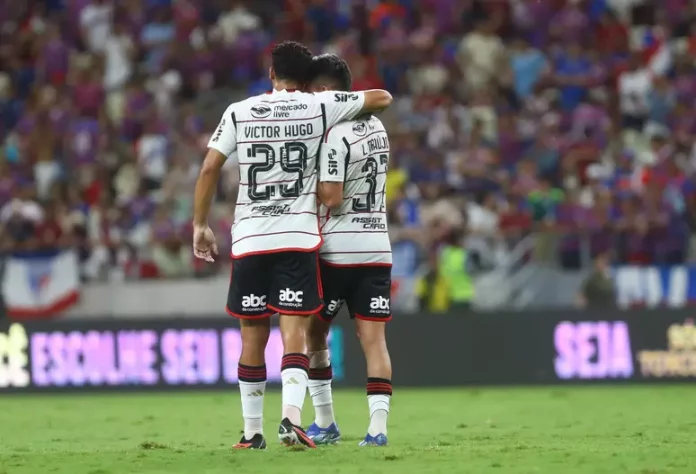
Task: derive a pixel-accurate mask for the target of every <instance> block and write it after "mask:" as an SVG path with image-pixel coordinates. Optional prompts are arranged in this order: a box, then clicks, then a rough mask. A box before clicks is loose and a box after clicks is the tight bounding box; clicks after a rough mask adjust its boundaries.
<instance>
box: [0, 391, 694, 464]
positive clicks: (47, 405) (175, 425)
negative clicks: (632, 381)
mask: <svg viewBox="0 0 696 474" xmlns="http://www.w3.org/2000/svg"><path fill="white" fill-rule="evenodd" d="M335 398H336V410H337V417H338V421H339V424H340V426H341V429H342V431H343V435H344V440H343V441H342V442H341V444H340V445H337V446H332V447H326V448H323V449H317V450H311V451H296V450H289V449H287V448H282V447H280V446H279V445H278V444H277V442H276V437H275V432H276V429H277V427H276V423H277V418H278V415H279V412H280V396H279V393H277V392H272V393H269V395H268V396H267V398H266V413H267V416H266V435H267V438H268V440H269V441H270V444H269V449H268V450H266V451H261V452H258V451H257V452H249V451H247V452H235V451H232V450H231V449H230V446H231V445H232V444H233V443H234V442H236V441H238V439H239V436H240V435H239V432H240V427H241V420H240V414H239V401H238V394H237V392H236V391H233V390H231V391H230V392H229V393H225V394H222V393H219V392H218V393H213V394H209V393H207V394H203V393H195V394H165V395H119V396H105V395H98V396H12V397H8V396H3V397H0V474H23V473H27V474H28V473H32V474H45V473H65V474H68V473H69V474H83V473H84V474H140V473H147V474H154V473H162V474H164V473H170V474H179V473H181V474H183V473H187V474H188V473H196V474H205V473H210V474H213V473H215V474H218V473H220V474H222V473H225V474H232V473H240V474H253V473H263V474H272V473H284V474H295V473H317V472H326V473H361V474H369V473H385V474H396V473H398V474H410V473H418V474H421V473H443V474H446V473H477V474H478V473H550V474H566V473H591V474H597V473H612V474H616V473H635V474H657V473H691V474H693V473H696V386H693V387H692V386H662V387H618V388H616V387H614V388H609V387H599V388H589V387H581V388H523V389H481V390H478V389H452V390H398V388H397V391H396V392H395V397H394V401H393V404H392V415H391V419H390V430H389V440H390V443H391V445H390V446H389V447H386V448H358V447H357V443H358V441H359V440H360V439H361V437H362V436H363V435H364V432H365V429H366V426H367V424H366V418H367V415H366V411H367V403H366V400H365V397H364V395H363V393H362V392H360V391H337V392H336V395H335ZM308 405H310V404H309V400H308ZM310 415H311V408H308V410H307V411H305V418H306V421H310Z"/></svg>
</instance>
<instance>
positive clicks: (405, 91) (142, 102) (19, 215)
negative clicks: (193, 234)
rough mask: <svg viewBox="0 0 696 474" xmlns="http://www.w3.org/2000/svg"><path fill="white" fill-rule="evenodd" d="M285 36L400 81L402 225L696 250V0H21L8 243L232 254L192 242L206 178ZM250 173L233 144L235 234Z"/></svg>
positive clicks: (125, 268) (225, 201) (645, 253)
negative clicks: (245, 174)
mask: <svg viewBox="0 0 696 474" xmlns="http://www.w3.org/2000/svg"><path fill="white" fill-rule="evenodd" d="M280 39H294V40H299V41H303V42H306V43H307V44H309V45H311V46H312V48H313V50H314V51H315V52H317V53H321V52H333V53H337V54H339V55H341V56H342V57H344V58H346V59H347V60H348V61H349V63H350V64H351V67H352V71H353V75H354V83H353V85H354V89H356V90H362V89H368V88H374V87H384V88H386V89H388V90H389V91H391V92H392V93H393V94H394V96H395V97H396V101H395V104H394V105H393V106H392V107H391V109H390V110H388V111H387V112H385V113H384V116H383V117H382V118H383V121H384V122H385V124H386V127H387V130H388V131H389V132H390V137H391V147H392V157H391V163H390V171H389V176H388V190H387V193H388V196H389V202H390V208H389V215H390V219H391V225H392V234H393V239H394V242H395V243H397V242H401V243H404V242H406V243H411V244H414V246H415V248H417V249H418V251H419V252H422V253H423V257H422V260H424V261H433V259H432V258H430V259H429V258H428V256H431V254H432V250H434V249H435V248H436V247H437V245H436V244H437V243H442V242H446V243H449V244H455V245H464V246H466V248H467V249H469V250H470V252H471V255H472V256H475V257H476V258H475V259H473V261H474V263H475V264H476V265H477V268H478V269H479V270H482V269H486V268H490V267H493V266H495V265H496V263H497V261H498V260H499V259H501V258H505V255H506V254H507V251H508V250H509V249H510V248H511V247H512V246H514V245H515V244H516V243H517V242H519V241H521V239H523V238H525V236H527V235H530V234H534V235H535V236H536V245H535V250H536V253H535V254H536V256H537V257H538V258H548V259H550V260H553V261H554V262H556V261H557V262H559V263H560V264H562V265H563V266H565V267H567V268H577V267H579V266H580V265H581V264H582V263H583V261H584V260H585V257H586V256H590V255H597V254H603V253H605V252H607V251H611V252H612V256H613V258H615V259H616V260H617V261H619V262H624V263H632V264H648V263H654V262H656V263H667V264H674V263H680V262H684V261H687V260H689V259H693V258H694V257H696V246H695V245H693V243H692V242H691V231H692V230H693V229H695V228H696V144H695V142H694V137H696V115H695V114H694V113H693V110H694V105H696V103H695V102H696V71H695V69H694V67H695V65H696V64H695V59H694V58H696V3H694V2H689V1H688V0H662V1H661V2H641V0H543V1H539V0H363V1H358V0H267V1H258V0H255V1H239V0H119V1H118V2H116V1H111V0H45V1H38V0H27V1H24V2H1V3H0V140H1V141H2V149H1V155H0V207H1V209H0V223H1V226H2V227H1V233H0V245H2V248H3V249H4V250H6V251H7V250H33V249H40V248H54V247H56V246H76V247H77V248H78V249H79V251H80V255H81V259H82V261H83V264H84V265H83V271H84V276H85V278H86V279H99V278H107V277H109V276H111V275H114V274H118V275H123V274H124V273H125V275H126V276H127V277H130V278H155V277H171V278H173V277H189V276H193V275H202V274H207V273H209V272H214V271H216V269H215V268H212V267H210V266H203V265H201V266H198V264H197V263H195V262H194V261H193V259H192V255H191V251H190V221H191V206H192V192H193V182H194V180H195V177H196V175H197V172H198V166H199V163H200V161H201V158H202V156H203V154H204V147H205V144H206V143H207V139H208V137H209V136H210V133H211V132H212V130H213V127H214V126H215V123H216V121H217V120H218V119H219V112H220V109H219V105H220V104H224V105H226V104H227V103H229V102H231V101H232V100H236V99H237V98H239V97H241V96H242V95H250V94H258V93H261V92H264V91H266V90H268V89H269V88H270V81H269V80H268V78H267V70H268V63H267V57H268V54H267V53H268V51H269V48H270V47H271V46H272V44H274V42H275V41H277V40H280ZM211 101H212V102H213V103H217V104H216V105H217V107H210V106H209V105H210V103H211ZM237 180H238V176H237V169H236V167H235V163H234V162H230V163H229V165H228V167H227V173H226V175H225V177H224V179H223V184H222V185H221V189H220V192H219V196H218V198H217V200H218V202H217V204H216V208H215V210H214V215H215V216H216V222H215V225H214V227H215V230H216V232H217V236H218V239H219V243H220V248H221V249H225V248H229V226H230V224H231V220H232V217H233V213H234V204H233V203H234V199H235V193H236V182H237ZM401 250H402V247H400V246H399V247H398V249H397V246H395V257H394V259H395V262H397V261H398V260H399V258H400V254H399V253H398V252H400V251H401ZM223 259H224V256H223ZM418 261H420V260H418ZM225 268H226V266H225ZM225 271H227V270H225Z"/></svg>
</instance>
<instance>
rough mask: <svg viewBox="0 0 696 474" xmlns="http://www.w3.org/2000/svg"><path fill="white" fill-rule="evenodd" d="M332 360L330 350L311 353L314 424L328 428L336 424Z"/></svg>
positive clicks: (310, 368) (310, 385)
mask: <svg viewBox="0 0 696 474" xmlns="http://www.w3.org/2000/svg"><path fill="white" fill-rule="evenodd" d="M332 378H333V371H332V370H331V358H330V356H329V351H328V350H323V351H317V352H310V353H309V396H310V397H312V404H313V405H314V413H315V414H316V418H315V420H314V423H316V425H317V426H318V427H319V428H328V427H329V426H331V424H332V423H334V409H333V395H332V393H331V379H332Z"/></svg>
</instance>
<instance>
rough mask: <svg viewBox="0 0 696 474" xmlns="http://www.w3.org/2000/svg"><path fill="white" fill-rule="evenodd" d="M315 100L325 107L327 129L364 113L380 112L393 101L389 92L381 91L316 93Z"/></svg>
mask: <svg viewBox="0 0 696 474" xmlns="http://www.w3.org/2000/svg"><path fill="white" fill-rule="evenodd" d="M315 100H318V101H319V102H320V103H321V104H322V106H323V107H325V111H326V118H327V122H328V126H329V127H333V126H334V125H335V124H337V123H339V122H342V121H344V120H352V119H354V118H355V117H357V116H359V115H362V114H365V113H373V112H381V111H382V110H384V109H386V108H388V107H389V106H390V105H391V103H392V102H393V101H394V99H393V97H392V95H391V94H390V93H389V92H387V91H385V90H381V89H372V90H368V91H361V92H343V91H325V92H318V93H316V94H315Z"/></svg>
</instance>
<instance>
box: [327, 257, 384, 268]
mask: <svg viewBox="0 0 696 474" xmlns="http://www.w3.org/2000/svg"><path fill="white" fill-rule="evenodd" d="M319 258H320V260H321V262H322V263H324V264H326V265H328V266H330V267H392V266H393V264H391V263H380V262H374V263H334V262H329V261H328V260H324V259H323V258H321V254H320V255H319Z"/></svg>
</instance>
